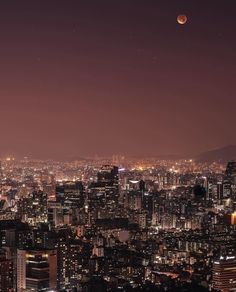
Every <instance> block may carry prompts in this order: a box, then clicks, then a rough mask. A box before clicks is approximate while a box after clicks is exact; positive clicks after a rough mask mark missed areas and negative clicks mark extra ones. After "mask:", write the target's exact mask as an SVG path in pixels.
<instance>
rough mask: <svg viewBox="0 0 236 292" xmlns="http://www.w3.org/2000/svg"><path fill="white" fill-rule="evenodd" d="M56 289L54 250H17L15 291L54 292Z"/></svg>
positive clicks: (55, 254)
mask: <svg viewBox="0 0 236 292" xmlns="http://www.w3.org/2000/svg"><path fill="white" fill-rule="evenodd" d="M56 287H57V253H56V250H54V249H52V250H48V249H45V250H44V249H40V250H38V249H28V250H27V249H18V250H17V291H19V292H21V291H24V289H29V290H31V291H56Z"/></svg>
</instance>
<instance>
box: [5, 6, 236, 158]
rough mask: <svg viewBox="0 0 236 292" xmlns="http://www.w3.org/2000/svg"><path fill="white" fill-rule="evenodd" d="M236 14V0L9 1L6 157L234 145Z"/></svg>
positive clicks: (163, 151) (152, 151) (185, 151)
mask: <svg viewBox="0 0 236 292" xmlns="http://www.w3.org/2000/svg"><path fill="white" fill-rule="evenodd" d="M2 2H5V3H2ZM182 13H186V14H187V16H188V19H189V21H188V23H187V24H186V25H184V26H181V25H178V24H177V23H176V17H177V15H178V14H182ZM235 15H236V1H235V0H227V1H225V0H221V1H220V0H219V1H217V0H216V1H214V0H204V1H203V0H202V1H199V0H185V1H182V0H178V1H177V0H174V1H173V0H153V1H152V0H142V1H141V0H132V1H131V0H125V1H121V0H112V1H111V0H106V1H105V0H99V1H97V0H96V1H95V0H93V1H87V0H86V1H80V0H75V1H71V0H64V1H61V0H50V1H46V0H45V1H43V0H42V1H41V0H40V1H39V0H38V1H32V0H31V1H24V0H22V1H19V0H16V1H11V0H10V1H1V3H0V101H1V106H0V131H1V138H0V154H2V155H3V154H4V155H5V154H7V153H13V154H16V155H18V156H25V155H27V156H32V157H42V158H49V157H52V158H67V157H72V156H84V155H94V154H98V155H110V154H113V153H122V154H127V155H158V154H189V153H191V154H195V153H199V152H201V151H204V150H208V149H211V148H215V147H220V146H222V145H226V144H236V134H235V125H236V114H235V111H236V79H235V77H236V54H235V52H236V37H235V36H236V17H235Z"/></svg>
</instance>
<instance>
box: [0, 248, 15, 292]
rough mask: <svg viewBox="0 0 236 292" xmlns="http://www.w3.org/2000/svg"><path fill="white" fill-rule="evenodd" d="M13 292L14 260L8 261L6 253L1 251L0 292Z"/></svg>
mask: <svg viewBox="0 0 236 292" xmlns="http://www.w3.org/2000/svg"><path fill="white" fill-rule="evenodd" d="M11 291H13V260H12V259H8V258H7V255H6V251H5V250H4V249H1V250H0V292H11Z"/></svg>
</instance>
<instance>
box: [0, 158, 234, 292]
mask: <svg viewBox="0 0 236 292" xmlns="http://www.w3.org/2000/svg"><path fill="white" fill-rule="evenodd" d="M114 160H115V161H114ZM114 162H115V163H114ZM114 164H115V165H117V166H114ZM0 181H1V183H0V192H1V197H0V272H1V273H0V274H1V276H0V292H2V291H18V292H23V291H78V292H91V291H98V292H100V291H101V292H103V291H104V292H106V291H174V290H175V289H176V290H178V291H222V292H227V291H236V162H234V161H230V162H229V163H228V164H227V165H226V166H225V165H221V164H218V163H213V164H206V163H204V164H203V163H197V162H194V161H192V160H181V161H179V160H177V161H169V160H168V161H157V160H155V159H146V160H145V159H143V160H128V159H124V157H114V158H113V161H111V160H107V159H95V160H86V161H73V162H66V163H62V162H54V161H47V162H45V161H44V162H42V161H32V160H29V159H28V158H25V159H24V160H22V161H15V160H14V159H12V158H8V159H7V160H4V161H2V164H1V167H0ZM194 289H195V290H194Z"/></svg>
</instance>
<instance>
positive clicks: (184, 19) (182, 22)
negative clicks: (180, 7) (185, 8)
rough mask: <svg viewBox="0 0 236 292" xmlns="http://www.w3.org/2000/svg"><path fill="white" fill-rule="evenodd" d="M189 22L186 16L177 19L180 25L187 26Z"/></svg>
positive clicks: (181, 15)
mask: <svg viewBox="0 0 236 292" xmlns="http://www.w3.org/2000/svg"><path fill="white" fill-rule="evenodd" d="M187 20H188V18H187V16H186V15H185V14H180V15H178V17H177V22H178V23H179V24H185V23H186V22H187Z"/></svg>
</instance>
